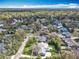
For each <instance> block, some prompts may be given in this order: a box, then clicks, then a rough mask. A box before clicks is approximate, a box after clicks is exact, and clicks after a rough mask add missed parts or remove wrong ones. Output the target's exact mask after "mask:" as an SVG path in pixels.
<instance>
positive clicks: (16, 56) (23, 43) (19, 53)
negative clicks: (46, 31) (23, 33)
mask: <svg viewBox="0 0 79 59" xmlns="http://www.w3.org/2000/svg"><path fill="white" fill-rule="evenodd" d="M28 38H29V37H28V36H27V38H26V39H24V42H22V45H21V46H20V48H19V50H18V52H17V53H16V54H15V55H14V57H13V59H19V58H20V56H21V54H22V53H23V49H24V47H25V45H26V43H27V41H28Z"/></svg>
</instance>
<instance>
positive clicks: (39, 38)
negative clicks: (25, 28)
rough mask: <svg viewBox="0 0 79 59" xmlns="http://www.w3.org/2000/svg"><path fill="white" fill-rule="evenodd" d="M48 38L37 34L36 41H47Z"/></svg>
mask: <svg viewBox="0 0 79 59" xmlns="http://www.w3.org/2000/svg"><path fill="white" fill-rule="evenodd" d="M47 40H48V38H47V37H46V36H39V37H38V41H39V42H47Z"/></svg>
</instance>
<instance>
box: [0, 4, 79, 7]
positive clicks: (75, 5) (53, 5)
mask: <svg viewBox="0 0 79 59" xmlns="http://www.w3.org/2000/svg"><path fill="white" fill-rule="evenodd" d="M6 7H7V8H79V5H78V4H74V3H70V4H52V5H23V6H3V7H2V8H6ZM0 8H1V7H0Z"/></svg>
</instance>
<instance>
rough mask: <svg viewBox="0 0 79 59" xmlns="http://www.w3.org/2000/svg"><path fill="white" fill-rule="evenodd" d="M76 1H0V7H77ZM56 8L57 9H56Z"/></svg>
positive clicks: (78, 2)
mask: <svg viewBox="0 0 79 59" xmlns="http://www.w3.org/2000/svg"><path fill="white" fill-rule="evenodd" d="M78 4H79V1H78V0H0V7H6V8H8V7H10V8H11V7H16V8H20V7H21V8H22V7H23V8H26V7H28V6H29V7H46V6H47V7H51V6H52V5H53V7H57V6H58V7H68V5H69V6H74V7H78V6H79V5H78ZM58 7H57V8H58Z"/></svg>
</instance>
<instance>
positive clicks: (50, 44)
mask: <svg viewBox="0 0 79 59" xmlns="http://www.w3.org/2000/svg"><path fill="white" fill-rule="evenodd" d="M71 11H72V10H62V11H60V10H59V11H58V10H56V11H54V10H51V11H49V10H44V11H43V10H33V11H27V10H26V11H23V12H22V11H18V12H16V10H15V11H12V12H11V11H6V12H2V13H1V15H0V59H79V56H78V55H79V26H78V23H79V17H78V16H79V15H78V14H79V11H75V10H74V11H73V12H71ZM2 16H3V17H2Z"/></svg>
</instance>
